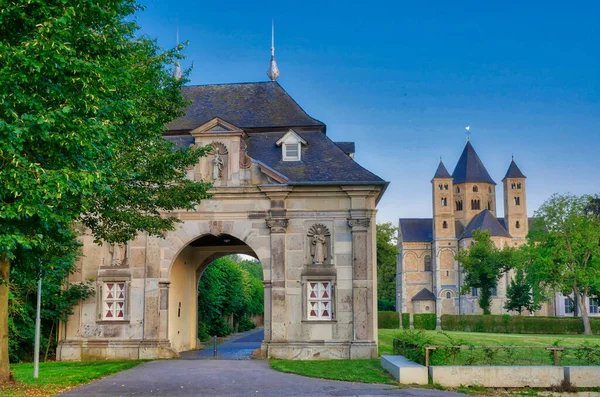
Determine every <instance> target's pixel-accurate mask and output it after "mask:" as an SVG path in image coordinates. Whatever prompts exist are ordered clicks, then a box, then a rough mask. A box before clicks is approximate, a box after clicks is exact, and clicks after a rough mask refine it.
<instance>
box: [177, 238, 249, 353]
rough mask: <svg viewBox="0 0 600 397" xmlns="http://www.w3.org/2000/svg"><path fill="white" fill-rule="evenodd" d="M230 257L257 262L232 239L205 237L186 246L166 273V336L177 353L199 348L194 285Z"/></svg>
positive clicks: (243, 246) (196, 289)
mask: <svg viewBox="0 0 600 397" xmlns="http://www.w3.org/2000/svg"><path fill="white" fill-rule="evenodd" d="M232 254H244V255H249V256H252V257H254V258H256V259H258V257H257V255H256V253H255V252H254V251H253V250H252V248H250V247H249V246H248V245H247V244H246V243H244V242H243V241H242V240H240V239H238V238H236V237H234V236H231V235H229V234H221V235H218V236H215V235H212V234H207V235H204V236H202V237H199V238H197V239H195V240H193V241H192V242H190V243H189V244H188V245H187V246H186V247H185V248H183V249H182V250H181V251H180V252H179V254H178V255H177V257H176V258H175V260H174V261H173V265H172V266H171V269H170V272H169V282H170V285H169V309H170V310H169V322H168V335H169V340H170V342H171V347H172V348H173V349H175V350H176V351H177V352H182V351H187V350H193V349H196V348H198V347H199V343H200V341H199V340H198V283H199V281H200V278H201V277H202V274H203V272H204V271H205V270H206V269H207V267H208V266H209V265H210V264H211V263H213V262H214V261H215V260H217V259H219V258H221V257H224V256H227V255H232Z"/></svg>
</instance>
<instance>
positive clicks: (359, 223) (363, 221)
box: [348, 218, 371, 227]
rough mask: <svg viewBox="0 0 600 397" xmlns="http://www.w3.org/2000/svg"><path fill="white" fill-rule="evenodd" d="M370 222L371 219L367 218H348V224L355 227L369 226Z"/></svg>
mask: <svg viewBox="0 0 600 397" xmlns="http://www.w3.org/2000/svg"><path fill="white" fill-rule="evenodd" d="M370 224H371V220H370V219H369V218H362V219H348V225H349V226H350V227H356V226H360V227H369V225H370Z"/></svg>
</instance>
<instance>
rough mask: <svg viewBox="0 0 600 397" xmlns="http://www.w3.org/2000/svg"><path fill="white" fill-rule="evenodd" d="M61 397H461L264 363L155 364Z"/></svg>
mask: <svg viewBox="0 0 600 397" xmlns="http://www.w3.org/2000/svg"><path fill="white" fill-rule="evenodd" d="M60 396H65V397H77V396H80V397H92V396H94V397H96V396H97V397H105V396H123V397H125V396H169V397H184V396H185V397H190V396H221V397H222V396H261V397H281V396H291V397H297V396H303V397H304V396H306V397H307V396H365V397H367V396H369V397H377V396H405V397H413V396H414V397H452V396H457V397H458V396H461V397H462V396H463V395H460V394H457V393H447V392H442V391H438V390H426V389H395V388H393V387H391V386H390V385H372V384H364V383H351V382H338V381H331V380H324V379H315V378H306V377H303V376H299V375H293V374H285V373H281V372H277V371H274V370H272V369H270V368H269V364H268V362H267V361H264V360H243V361H242V360H229V361H228V360H159V361H152V362H148V363H144V364H141V365H139V366H137V367H135V368H132V369H129V370H127V371H123V372H120V373H118V374H115V375H112V376H109V377H106V378H104V379H100V380H98V381H95V382H93V383H90V384H88V385H85V386H81V387H78V388H75V389H72V390H69V391H67V392H65V393H63V394H61V395H60Z"/></svg>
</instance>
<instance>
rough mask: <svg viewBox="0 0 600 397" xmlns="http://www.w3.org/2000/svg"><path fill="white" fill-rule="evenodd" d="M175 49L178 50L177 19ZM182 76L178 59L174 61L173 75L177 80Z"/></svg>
mask: <svg viewBox="0 0 600 397" xmlns="http://www.w3.org/2000/svg"><path fill="white" fill-rule="evenodd" d="M176 36H177V51H179V21H178V22H177V33H176ZM182 76H183V73H182V72H181V65H180V64H179V60H176V61H175V68H173V77H175V78H176V79H177V80H179V79H180V78H181V77H182Z"/></svg>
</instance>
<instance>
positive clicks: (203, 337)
mask: <svg viewBox="0 0 600 397" xmlns="http://www.w3.org/2000/svg"><path fill="white" fill-rule="evenodd" d="M198 339H200V341H201V342H206V341H207V340H209V339H210V335H209V334H208V328H207V327H206V324H205V323H198Z"/></svg>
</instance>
